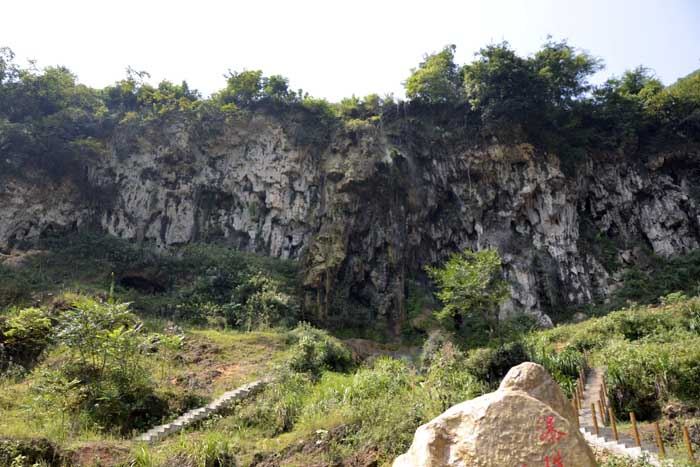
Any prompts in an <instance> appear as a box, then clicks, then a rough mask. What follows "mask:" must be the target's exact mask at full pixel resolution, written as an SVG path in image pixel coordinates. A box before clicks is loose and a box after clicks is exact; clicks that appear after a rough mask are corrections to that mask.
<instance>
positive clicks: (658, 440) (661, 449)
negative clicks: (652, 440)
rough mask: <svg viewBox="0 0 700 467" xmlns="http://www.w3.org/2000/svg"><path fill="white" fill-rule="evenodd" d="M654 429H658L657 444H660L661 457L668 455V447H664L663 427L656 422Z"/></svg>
mask: <svg viewBox="0 0 700 467" xmlns="http://www.w3.org/2000/svg"><path fill="white" fill-rule="evenodd" d="M654 430H655V431H656V444H657V445H658V446H659V455H660V457H662V458H663V457H666V449H664V439H663V438H662V437H661V429H660V428H659V422H654Z"/></svg>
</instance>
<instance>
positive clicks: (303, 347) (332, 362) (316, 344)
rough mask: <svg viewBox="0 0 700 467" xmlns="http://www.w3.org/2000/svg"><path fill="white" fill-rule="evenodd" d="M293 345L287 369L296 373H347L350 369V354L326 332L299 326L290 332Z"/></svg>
mask: <svg viewBox="0 0 700 467" xmlns="http://www.w3.org/2000/svg"><path fill="white" fill-rule="evenodd" d="M290 337H291V339H292V342H293V343H294V347H293V348H292V351H291V356H290V358H289V362H288V363H289V367H290V368H291V369H292V370H294V371H298V372H306V373H311V374H313V375H320V374H321V372H322V371H324V370H330V371H347V370H348V369H350V368H351V367H352V363H353V362H352V353H351V352H350V350H349V349H348V348H347V347H346V346H345V345H344V344H343V343H342V342H340V341H339V340H338V339H336V338H334V337H332V336H331V335H329V334H328V333H327V332H326V331H322V330H320V329H316V328H313V327H312V326H311V325H309V324H307V323H301V324H299V325H298V326H297V327H296V329H294V330H293V331H291V332H290Z"/></svg>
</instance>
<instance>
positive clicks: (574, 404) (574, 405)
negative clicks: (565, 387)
mask: <svg viewBox="0 0 700 467" xmlns="http://www.w3.org/2000/svg"><path fill="white" fill-rule="evenodd" d="M571 405H572V406H573V408H574V422H575V423H576V428H577V429H578V428H579V425H578V405H577V404H576V399H573V400H572V401H571Z"/></svg>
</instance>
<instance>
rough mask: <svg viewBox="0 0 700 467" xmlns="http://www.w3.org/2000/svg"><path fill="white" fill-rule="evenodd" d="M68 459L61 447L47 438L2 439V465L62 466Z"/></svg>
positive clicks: (0, 444) (0, 443) (0, 455)
mask: <svg viewBox="0 0 700 467" xmlns="http://www.w3.org/2000/svg"><path fill="white" fill-rule="evenodd" d="M64 462H67V459H66V458H65V456H64V455H63V453H62V452H61V451H60V449H59V448H58V447H57V446H56V445H55V444H54V443H52V442H51V441H49V440H47V439H41V438H40V439H32V440H13V439H0V465H3V466H18V467H25V466H26V467H33V466H40V465H49V466H60V465H64Z"/></svg>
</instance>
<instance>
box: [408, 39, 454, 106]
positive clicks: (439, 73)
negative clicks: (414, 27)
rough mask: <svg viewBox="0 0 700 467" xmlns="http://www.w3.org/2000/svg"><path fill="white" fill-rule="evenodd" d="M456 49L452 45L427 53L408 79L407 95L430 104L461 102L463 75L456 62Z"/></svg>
mask: <svg viewBox="0 0 700 467" xmlns="http://www.w3.org/2000/svg"><path fill="white" fill-rule="evenodd" d="M455 49H456V47H455V46H454V45H450V46H447V47H445V48H444V49H442V50H441V51H440V52H438V53H434V54H431V55H426V56H425V57H424V59H423V61H422V62H421V64H420V65H419V66H418V68H417V69H414V70H411V76H409V77H408V79H407V80H406V83H405V86H406V97H408V98H409V99H418V100H420V101H423V102H426V103H429V104H444V103H450V102H459V99H460V96H461V94H462V89H461V88H462V77H461V75H460V73H459V69H458V67H457V65H456V64H455V62H454V53H455Z"/></svg>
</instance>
